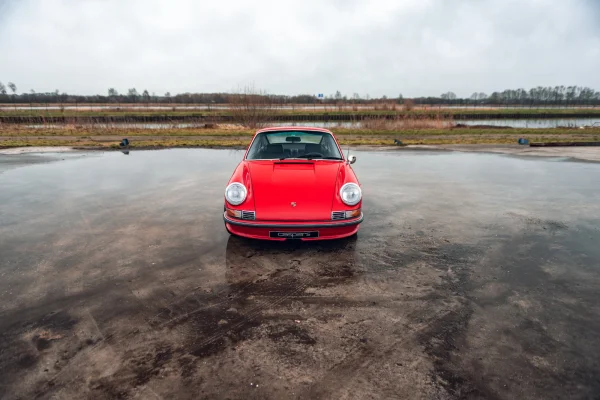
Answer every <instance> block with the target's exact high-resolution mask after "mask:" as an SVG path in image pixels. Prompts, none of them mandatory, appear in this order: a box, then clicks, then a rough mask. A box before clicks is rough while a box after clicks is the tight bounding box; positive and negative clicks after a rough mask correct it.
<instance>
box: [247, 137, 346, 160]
mask: <svg viewBox="0 0 600 400" xmlns="http://www.w3.org/2000/svg"><path fill="white" fill-rule="evenodd" d="M246 158H247V159H248V160H273V159H286V158H305V159H328V160H341V159H342V156H341V154H340V150H339V148H338V146H337V144H336V142H335V140H334V139H333V136H332V135H331V134H329V133H327V132H305V131H275V132H261V133H259V134H258V135H256V138H255V139H254V141H253V142H252V146H251V147H250V150H248V156H247V157H246Z"/></svg>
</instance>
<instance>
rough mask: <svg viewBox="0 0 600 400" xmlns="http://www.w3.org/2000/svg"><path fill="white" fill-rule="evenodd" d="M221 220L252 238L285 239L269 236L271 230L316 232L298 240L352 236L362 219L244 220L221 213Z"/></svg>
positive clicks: (232, 229) (233, 232)
mask: <svg viewBox="0 0 600 400" xmlns="http://www.w3.org/2000/svg"><path fill="white" fill-rule="evenodd" d="M223 220H224V221H225V226H226V227H227V230H228V231H229V232H230V233H232V234H234V235H238V236H244V237H247V238H252V239H265V240H278V241H282V240H286V238H280V237H271V235H270V234H271V232H274V231H276V232H290V233H292V232H308V231H310V232H315V231H316V232H318V233H319V236H318V237H303V238H300V240H305V241H309V240H327V239H341V238H344V237H348V236H352V235H354V234H355V233H356V232H358V227H359V224H360V223H361V222H362V221H363V214H362V213H361V215H360V217H358V218H353V219H347V220H341V221H306V222H298V221H294V222H287V221H245V220H238V219H234V218H230V217H228V216H227V215H225V213H223Z"/></svg>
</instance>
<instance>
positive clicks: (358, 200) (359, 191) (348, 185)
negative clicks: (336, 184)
mask: <svg viewBox="0 0 600 400" xmlns="http://www.w3.org/2000/svg"><path fill="white" fill-rule="evenodd" d="M352 186H353V187H356V189H357V190H358V199H357V200H356V201H355V202H347V201H346V200H344V190H345V189H346V188H347V187H352ZM340 199H341V200H342V202H343V203H344V204H346V205H347V206H355V205H357V204H358V203H360V202H361V200H362V190H361V188H360V186H358V185H357V184H356V183H354V182H348V183H346V184H344V185H343V186H342V187H341V188H340Z"/></svg>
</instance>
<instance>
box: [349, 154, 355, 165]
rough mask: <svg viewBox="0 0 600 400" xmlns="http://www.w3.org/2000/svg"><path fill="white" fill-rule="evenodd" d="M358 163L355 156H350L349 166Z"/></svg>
mask: <svg viewBox="0 0 600 400" xmlns="http://www.w3.org/2000/svg"><path fill="white" fill-rule="evenodd" d="M355 162H356V156H355V155H354V154H353V155H351V156H348V164H354V163H355Z"/></svg>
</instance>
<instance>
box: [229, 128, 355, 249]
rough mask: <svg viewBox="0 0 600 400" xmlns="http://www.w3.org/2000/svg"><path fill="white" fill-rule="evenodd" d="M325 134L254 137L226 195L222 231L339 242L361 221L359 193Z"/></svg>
mask: <svg viewBox="0 0 600 400" xmlns="http://www.w3.org/2000/svg"><path fill="white" fill-rule="evenodd" d="M355 161H356V157H354V156H349V157H348V159H347V160H346V159H345V158H344V153H343V151H342V149H341V148H340V145H339V144H338V142H337V140H336V139H335V137H334V136H333V134H332V133H331V132H330V131H328V130H327V129H320V128H304V127H282V128H268V129H262V130H260V131H258V132H257V133H256V134H255V135H254V138H253V139H252V142H251V143H250V146H249V147H248V150H247V151H246V154H245V155H244V159H243V160H242V162H241V163H240V164H239V165H238V166H237V168H236V169H235V172H234V173H233V175H232V176H231V179H229V184H228V185H227V188H226V189H225V211H224V213H223V218H224V219H225V227H226V228H227V231H228V232H229V233H231V234H233V235H239V236H245V237H248V238H254V239H268V240H286V239H301V240H319V239H339V238H343V237H346V236H351V235H354V234H355V233H356V232H357V231H358V225H359V224H360V223H361V222H362V220H363V214H362V212H361V206H362V191H361V189H360V185H359V183H358V179H356V175H355V174H354V171H353V170H352V167H351V166H350V164H353V163H354V162H355Z"/></svg>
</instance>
